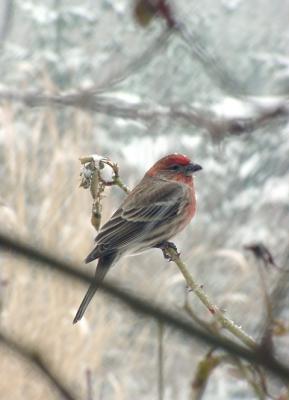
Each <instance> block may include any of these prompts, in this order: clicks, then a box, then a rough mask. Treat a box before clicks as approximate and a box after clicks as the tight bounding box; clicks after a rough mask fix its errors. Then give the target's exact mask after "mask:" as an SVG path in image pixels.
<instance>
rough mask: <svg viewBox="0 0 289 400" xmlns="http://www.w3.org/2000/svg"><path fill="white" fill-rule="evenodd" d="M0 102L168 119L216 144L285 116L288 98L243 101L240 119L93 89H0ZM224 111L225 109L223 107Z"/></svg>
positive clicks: (143, 118) (130, 117)
mask: <svg viewBox="0 0 289 400" xmlns="http://www.w3.org/2000/svg"><path fill="white" fill-rule="evenodd" d="M0 101H10V102H20V103H23V104H24V105H26V106H28V107H40V106H42V107H43V106H59V105H61V106H66V107H67V106H68V107H75V108H80V109H82V110H86V111H91V112H95V113H99V114H104V115H109V116H112V117H117V118H124V119H131V120H142V121H144V122H150V121H153V120H156V119H163V118H169V119H173V120H176V119H178V120H182V121H186V122H187V123H189V124H191V125H194V126H196V127H199V128H203V129H205V130H207V131H208V132H209V133H210V134H211V136H212V138H213V139H215V140H220V139H222V138H224V137H225V136H226V135H227V134H230V135H240V134H242V133H245V132H252V131H254V130H256V129H258V128H260V127H262V126H264V125H266V124H267V123H269V122H271V121H274V120H276V119H280V118H285V119H286V120H288V116H289V98H287V97H280V98H272V99H267V98H244V101H243V103H242V102H240V105H241V106H242V105H243V106H244V113H242V115H235V116H234V115H231V116H226V115H225V114H223V113H222V112H220V111H216V108H217V106H218V107H219V105H214V106H213V107H211V108H209V109H205V108H202V107H201V106H199V105H193V104H154V103H151V102H143V101H137V102H134V103H132V102H130V101H127V100H125V99H122V100H120V99H119V98H118V97H113V96H108V95H103V94H102V95H97V94H95V93H94V91H93V89H92V90H91V91H90V90H85V91H84V90H79V91H74V92H70V93H59V94H47V93H38V92H36V91H26V92H24V91H21V92H19V91H17V90H6V89H2V90H1V89H0ZM223 108H225V106H224V107H223Z"/></svg>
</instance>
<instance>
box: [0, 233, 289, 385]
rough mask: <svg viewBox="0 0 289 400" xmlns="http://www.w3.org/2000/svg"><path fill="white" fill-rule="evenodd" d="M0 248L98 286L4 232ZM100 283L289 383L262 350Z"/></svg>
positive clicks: (287, 371)
mask: <svg viewBox="0 0 289 400" xmlns="http://www.w3.org/2000/svg"><path fill="white" fill-rule="evenodd" d="M0 247H2V249H3V250H6V251H9V252H11V253H12V254H13V255H17V256H21V257H22V258H26V259H28V260H30V261H35V262H37V263H38V267H39V268H40V267H42V268H46V269H47V268H48V269H50V270H51V271H55V272H58V273H60V274H62V275H65V276H67V277H70V278H71V279H74V280H78V281H81V282H84V283H86V284H91V283H92V284H95V279H94V278H92V277H90V276H89V275H88V274H85V273H83V272H81V270H80V266H77V265H75V264H72V263H68V262H66V261H64V260H60V259H58V258H57V257H55V256H53V255H51V254H49V253H47V252H45V251H43V250H39V249H37V248H35V247H33V246H31V245H29V244H27V243H24V242H20V241H17V240H15V238H9V237H8V236H7V235H5V234H3V233H0ZM96 283H97V285H98V287H99V289H100V290H102V291H103V292H104V293H106V294H108V295H110V296H112V297H114V298H117V299H119V300H120V301H122V302H123V303H124V304H126V305H127V306H129V307H130V308H131V309H132V310H134V311H136V312H138V313H141V314H143V315H144V316H147V317H148V316H149V317H153V318H155V319H157V320H158V321H161V322H163V323H165V324H166V325H168V326H171V327H172V328H175V329H177V330H178V331H180V332H182V333H184V334H186V335H187V336H189V337H191V338H195V339H198V340H199V341H201V342H202V343H204V344H209V345H211V346H214V347H218V348H222V349H224V350H225V351H227V352H229V353H230V354H233V355H235V356H238V357H241V358H243V359H244V360H247V361H249V362H251V363H252V364H254V365H260V366H263V367H264V368H265V369H267V370H268V371H271V372H272V373H274V374H275V375H277V376H279V377H280V378H283V379H284V380H285V381H286V382H289V368H288V367H287V366H286V365H284V364H283V363H281V362H280V361H278V360H277V359H275V358H274V357H273V356H272V355H271V354H264V353H263V352H262V349H261V350H260V351H259V349H256V350H249V349H246V348H245V347H243V346H240V345H238V344H237V343H234V342H233V341H232V340H230V339H227V338H222V337H218V336H214V335H212V334H210V333H209V332H205V331H204V330H203V329H199V328H197V327H196V326H194V325H193V324H192V323H191V322H188V321H187V320H185V319H184V318H181V317H179V316H176V315H172V314H171V312H168V311H166V310H165V309H163V308H161V307H157V306H156V305H154V304H153V303H152V302H151V300H150V301H146V300H143V299H141V298H140V297H138V296H135V295H133V294H131V293H129V292H126V291H124V290H122V289H120V288H119V287H118V286H117V285H115V284H112V283H110V282H109V281H108V280H106V281H102V282H96Z"/></svg>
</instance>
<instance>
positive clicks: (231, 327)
mask: <svg viewBox="0 0 289 400" xmlns="http://www.w3.org/2000/svg"><path fill="white" fill-rule="evenodd" d="M166 252H167V254H168V255H169V257H170V259H171V260H172V261H173V262H174V263H175V264H176V265H177V267H178V268H179V270H180V271H181V273H182V274H183V276H184V278H185V280H186V282H187V285H188V287H189V288H190V289H192V291H193V293H194V294H195V295H196V296H197V297H198V299H199V300H200V301H201V302H202V303H203V304H204V306H205V307H206V308H207V309H208V310H209V311H210V313H211V314H212V315H214V317H215V318H216V319H217V321H218V322H219V323H220V324H221V325H222V327H223V328H225V329H226V330H228V331H229V332H231V333H232V334H233V335H234V336H236V337H237V338H238V339H239V340H241V341H242V342H243V343H244V344H245V345H246V346H248V347H250V348H252V349H255V348H256V346H257V344H256V342H255V341H254V340H253V339H252V338H251V336H249V335H248V334H247V333H245V332H244V331H243V330H242V329H241V328H240V327H239V326H237V325H236V324H235V323H234V322H233V321H232V320H231V319H230V318H228V317H226V316H225V314H224V313H223V312H222V311H221V310H220V309H219V308H218V307H217V306H216V305H214V304H213V302H212V301H211V300H210V299H209V297H208V295H207V294H206V293H205V292H204V290H203V289H202V287H201V286H200V285H198V284H197V283H196V281H195V280H194V278H193V277H192V275H191V274H190V272H189V270H188V267H187V266H186V264H185V263H184V262H183V261H182V260H181V258H180V256H179V253H178V251H177V250H176V249H174V248H171V247H170V248H168V249H166Z"/></svg>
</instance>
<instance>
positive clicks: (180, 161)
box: [147, 153, 202, 182]
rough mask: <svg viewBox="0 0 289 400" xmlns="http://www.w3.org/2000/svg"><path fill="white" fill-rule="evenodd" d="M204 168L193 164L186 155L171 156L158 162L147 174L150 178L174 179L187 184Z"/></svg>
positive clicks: (175, 154)
mask: <svg viewBox="0 0 289 400" xmlns="http://www.w3.org/2000/svg"><path fill="white" fill-rule="evenodd" d="M200 169H202V167H201V166H200V165H198V164H194V163H192V162H191V160H190V159H189V157H187V156H185V155H184V154H178V153H174V154H169V155H168V156H165V157H163V158H161V159H160V160H159V161H157V162H156V163H155V164H154V165H153V166H152V167H151V168H150V169H149V170H148V172H147V175H149V176H159V177H162V178H165V179H173V180H180V181H182V180H183V181H185V182H187V181H188V180H190V179H191V178H192V175H193V173H194V172H197V171H199V170H200Z"/></svg>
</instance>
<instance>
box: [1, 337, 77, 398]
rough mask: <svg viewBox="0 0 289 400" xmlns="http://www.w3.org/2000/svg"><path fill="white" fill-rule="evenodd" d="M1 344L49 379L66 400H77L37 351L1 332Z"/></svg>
mask: <svg viewBox="0 0 289 400" xmlns="http://www.w3.org/2000/svg"><path fill="white" fill-rule="evenodd" d="M0 343H1V344H2V345H3V346H5V347H7V348H9V349H10V350H11V351H12V352H13V353H16V354H17V355H18V356H20V357H21V358H23V359H24V360H25V361H28V362H29V363H30V364H31V365H32V366H33V367H35V368H36V369H38V370H39V371H40V372H41V374H42V375H43V376H44V377H45V378H46V379H47V381H48V382H49V383H50V384H51V386H53V387H54V388H55V389H56V390H57V391H58V392H59V394H60V395H61V396H62V397H63V398H65V399H66V400H76V397H75V395H73V394H72V393H71V391H70V390H69V389H67V388H66V387H65V386H64V385H63V383H62V382H61V381H60V380H59V378H58V377H57V375H55V374H54V373H53V372H52V371H51V370H50V369H49V367H48V366H47V364H46V362H45V361H44V359H43V357H42V356H41V355H40V354H38V353H36V352H35V350H29V348H28V347H27V346H23V345H20V344H19V343H17V342H15V341H13V340H12V339H10V338H8V337H6V336H5V335H4V334H3V333H1V332H0Z"/></svg>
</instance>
